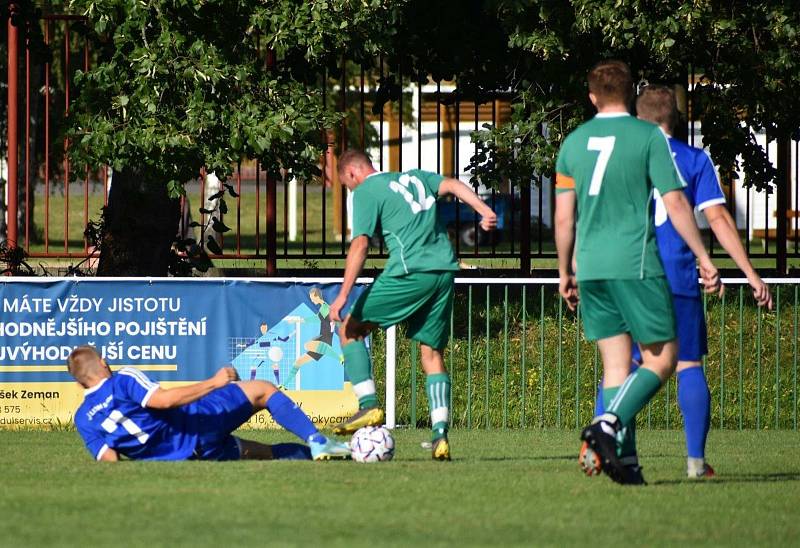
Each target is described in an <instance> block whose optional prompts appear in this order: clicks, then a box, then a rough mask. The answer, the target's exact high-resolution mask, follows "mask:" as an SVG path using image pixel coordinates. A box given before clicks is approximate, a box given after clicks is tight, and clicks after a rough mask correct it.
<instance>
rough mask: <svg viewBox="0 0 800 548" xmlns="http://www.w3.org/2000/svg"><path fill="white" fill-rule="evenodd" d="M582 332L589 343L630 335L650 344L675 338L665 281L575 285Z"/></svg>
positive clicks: (590, 281)
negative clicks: (624, 334)
mask: <svg viewBox="0 0 800 548" xmlns="http://www.w3.org/2000/svg"><path fill="white" fill-rule="evenodd" d="M578 291H579V293H580V301H581V314H582V315H583V329H584V333H585V334H586V338H587V339H589V340H590V341H595V340H598V339H605V338H608V337H613V336H615V335H620V334H622V333H630V334H631V336H632V337H633V340H635V341H637V342H640V343H644V344H651V343H656V342H664V341H671V340H672V339H674V338H675V336H676V335H675V313H674V312H673V310H672V294H671V293H670V289H669V285H668V284H667V279H666V278H645V279H643V280H585V281H582V282H578Z"/></svg>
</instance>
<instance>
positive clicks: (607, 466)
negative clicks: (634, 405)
mask: <svg viewBox="0 0 800 548" xmlns="http://www.w3.org/2000/svg"><path fill="white" fill-rule="evenodd" d="M618 421H619V419H617V417H615V416H614V415H611V414H608V413H606V414H604V415H600V416H599V417H597V418H596V419H595V420H594V421H593V422H592V424H590V425H589V426H587V427H586V428H584V429H583V431H582V432H581V440H583V441H585V442H586V444H587V445H588V447H589V448H591V450H592V451H594V452H595V453H596V454H597V455H596V457H597V458H598V461H599V463H600V469H601V470H602V471H603V472H605V473H606V475H607V476H608V477H609V478H611V479H612V480H613V481H615V482H617V483H623V479H624V470H623V468H624V467H623V465H622V463H621V462H620V460H619V457H618V456H617V438H616V435H615V434H616V431H617V429H616V428H615V424H616V423H618Z"/></svg>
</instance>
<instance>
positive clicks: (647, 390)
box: [606, 367, 661, 426]
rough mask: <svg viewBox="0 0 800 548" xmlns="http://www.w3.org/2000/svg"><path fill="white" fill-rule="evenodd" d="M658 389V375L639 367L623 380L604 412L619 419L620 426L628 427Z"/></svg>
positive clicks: (659, 385) (659, 380) (659, 382)
mask: <svg viewBox="0 0 800 548" xmlns="http://www.w3.org/2000/svg"><path fill="white" fill-rule="evenodd" d="M659 388H661V379H659V378H658V375H656V374H655V373H653V372H652V371H650V370H649V369H646V368H644V367H640V368H639V369H637V370H636V371H634V372H633V373H631V374H630V375H629V376H628V378H627V379H625V382H624V383H623V384H622V386H621V387H620V388H619V392H618V393H617V395H616V397H615V398H614V399H613V400H612V401H611V404H610V405H609V406H608V407H607V408H606V410H607V411H608V412H609V413H613V414H614V415H616V416H617V417H619V421H620V423H621V424H622V426H630V424H631V423H632V422H633V421H634V419H635V418H636V413H638V412H639V411H641V410H642V408H643V407H644V406H645V405H647V402H649V401H650V399H651V398H652V397H653V396H655V394H656V392H658V389H659Z"/></svg>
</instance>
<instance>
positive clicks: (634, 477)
mask: <svg viewBox="0 0 800 548" xmlns="http://www.w3.org/2000/svg"><path fill="white" fill-rule="evenodd" d="M619 483H621V484H622V485H647V482H646V481H644V476H643V475H642V467H641V466H639V465H638V464H629V465H625V466H623V467H622V481H620V482H619Z"/></svg>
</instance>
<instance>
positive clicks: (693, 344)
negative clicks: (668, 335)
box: [673, 296, 714, 478]
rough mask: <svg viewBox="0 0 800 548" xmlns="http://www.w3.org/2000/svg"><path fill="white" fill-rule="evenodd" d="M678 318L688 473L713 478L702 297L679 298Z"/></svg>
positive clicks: (680, 392)
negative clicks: (709, 458)
mask: <svg viewBox="0 0 800 548" xmlns="http://www.w3.org/2000/svg"><path fill="white" fill-rule="evenodd" d="M673 304H674V306H675V316H676V318H678V324H677V328H678V341H679V349H678V367H677V371H678V373H677V377H678V405H679V406H680V408H681V413H682V414H683V423H684V431H685V433H686V450H687V474H688V476H689V477H691V478H702V477H711V476H713V475H714V469H713V468H711V466H709V465H708V464H707V463H706V462H705V447H706V439H707V437H708V429H709V426H710V424H711V392H710V391H709V389H708V382H707V381H706V376H705V373H704V372H703V364H702V359H703V356H704V355H705V354H706V353H707V352H708V342H707V333H706V324H705V317H704V314H703V303H702V301H701V300H700V298H699V296H698V297H682V296H675V297H674V298H673Z"/></svg>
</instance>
